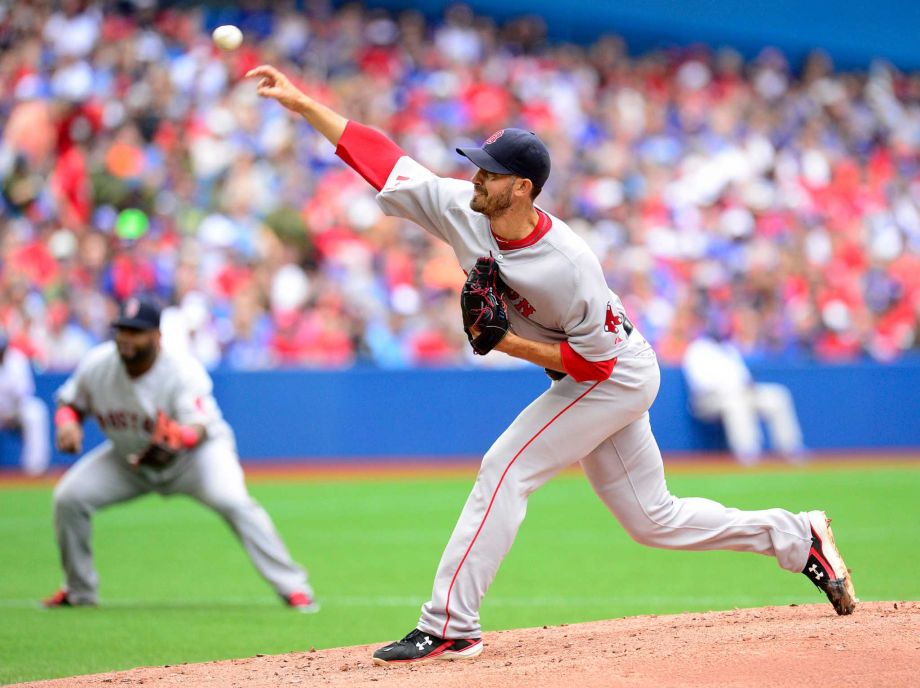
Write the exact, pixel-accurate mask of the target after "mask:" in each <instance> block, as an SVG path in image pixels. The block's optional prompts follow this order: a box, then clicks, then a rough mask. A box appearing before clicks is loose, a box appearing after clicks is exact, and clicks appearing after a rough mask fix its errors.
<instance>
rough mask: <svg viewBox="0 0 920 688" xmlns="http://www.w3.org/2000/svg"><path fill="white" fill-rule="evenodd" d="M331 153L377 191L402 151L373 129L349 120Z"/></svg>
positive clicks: (401, 154) (385, 180)
mask: <svg viewBox="0 0 920 688" xmlns="http://www.w3.org/2000/svg"><path fill="white" fill-rule="evenodd" d="M335 154H336V155H338V156H339V157H340V158H342V160H344V161H345V162H347V163H348V165H349V166H350V167H351V168H352V169H353V170H354V171H355V172H357V173H358V174H360V175H361V176H362V177H364V179H365V180H366V181H367V183H368V184H370V185H371V186H373V187H374V188H375V189H377V191H380V189H382V188H383V185H384V184H386V183H387V178H388V177H389V176H390V172H392V171H393V168H394V167H395V166H396V163H397V162H398V161H399V159H400V158H401V157H403V156H404V155H405V154H406V152H405V151H404V150H403V149H402V148H400V147H399V146H397V145H396V144H395V143H393V142H392V141H391V140H390V139H388V138H387V137H386V136H384V135H383V134H381V133H380V132H379V131H377V130H376V129H371V128H370V127H368V126H365V125H363V124H358V123H357V122H352V121H351V120H349V122H348V124H346V125H345V131H344V132H342V138H340V139H339V145H338V146H336V148H335Z"/></svg>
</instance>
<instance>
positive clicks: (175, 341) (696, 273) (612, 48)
mask: <svg viewBox="0 0 920 688" xmlns="http://www.w3.org/2000/svg"><path fill="white" fill-rule="evenodd" d="M305 4H306V9H298V10H295V9H294V5H293V4H290V3H286V2H283V1H282V2H271V3H269V2H266V1H253V0H250V1H249V2H243V3H241V8H240V9H226V8H225V9H224V10H220V11H215V10H213V9H211V10H207V11H206V10H203V9H202V8H192V9H187V8H185V5H184V4H181V3H177V4H175V5H173V6H172V7H170V8H165V9H164V8H163V7H159V6H157V4H156V3H154V2H152V1H143V0H135V1H134V2H127V1H121V2H101V3H92V2H85V1H80V0H63V1H62V2H55V3H50V2H42V1H37V0H32V1H30V2H5V3H0V112H2V117H0V122H2V124H0V126H2V148H0V328H2V330H3V331H4V332H5V333H6V335H7V336H8V337H9V339H10V341H11V343H12V345H13V346H16V347H17V348H20V349H21V350H23V351H24V352H26V353H27V354H28V356H29V357H30V358H31V359H32V361H33V362H34V364H35V366H36V368H38V369H40V370H67V369H70V368H72V367H73V366H74V365H75V364H76V362H77V361H78V360H79V359H80V357H81V356H82V355H83V353H85V351H86V350H87V348H88V347H90V346H91V345H93V344H94V343H96V342H98V341H101V340H104V339H106V338H107V337H108V336H109V322H110V321H111V319H112V316H113V313H114V305H115V303H116V302H117V301H118V300H121V299H124V298H126V297H128V296H130V295H132V294H141V293H144V294H149V295H155V296H157V297H159V299H161V300H162V301H163V302H164V303H165V304H169V305H170V306H171V307H170V308H169V309H168V310H167V312H166V313H165V314H164V321H163V330H164V337H165V338H166V340H167V342H168V343H169V345H170V346H176V347H185V348H187V349H189V350H190V351H192V352H193V353H194V354H195V355H197V356H198V357H200V358H201V359H202V360H203V361H204V362H205V364H206V365H208V366H209V367H217V366H228V367H232V368H240V369H254V368H266V367H275V366H307V367H343V366H350V365H353V364H356V363H363V362H368V363H372V364H376V365H379V366H387V367H401V366H419V365H422V366H424V365H456V364H467V363H469V362H470V360H471V359H472V356H471V355H470V353H469V347H468V346H467V344H466V338H465V336H464V334H463V332H462V329H461V326H460V317H459V306H458V297H457V295H458V293H459V287H460V285H461V284H462V282H463V279H464V276H463V273H462V272H461V270H460V269H459V268H458V266H457V265H456V263H455V261H454V259H453V256H452V253H451V252H450V250H449V249H448V248H447V247H446V246H444V245H442V244H440V243H438V242H437V241H435V240H433V239H431V238H430V237H429V236H428V235H426V234H425V232H424V231H423V230H421V229H419V228H417V227H416V226H414V225H411V224H409V223H406V222H402V221H397V220H393V219H391V218H386V217H384V216H383V215H382V214H381V212H380V211H379V209H378V208H377V206H376V204H375V202H374V197H373V191H372V189H371V188H370V187H369V186H368V185H367V184H366V183H365V182H363V181H362V180H361V179H360V178H359V177H358V176H357V175H355V174H354V173H353V172H352V171H351V170H350V169H348V168H347V167H346V166H345V165H344V164H343V163H342V162H341V161H340V160H339V159H338V158H336V157H335V155H334V151H333V149H332V148H331V147H330V146H329V145H328V144H327V143H326V142H325V141H324V140H323V139H322V138H321V137H320V136H318V135H316V134H315V133H313V132H312V131H311V130H310V128H309V127H308V126H307V125H306V124H305V123H304V122H301V121H297V120H296V119H294V118H293V117H291V116H289V114H288V113H286V112H285V111H283V110H282V109H281V108H280V106H278V105H277V104H275V103H273V102H267V101H264V100H261V99H259V98H257V96H256V95H255V84H254V83H252V82H251V81H247V80H245V79H243V78H242V75H243V74H245V72H246V71H247V70H248V69H249V68H251V67H253V66H255V65H258V64H261V63H271V64H274V65H275V66H277V67H279V68H280V69H281V70H282V71H284V72H285V73H287V74H288V75H289V76H291V77H292V78H293V79H294V80H295V82H296V83H298V84H299V85H300V86H301V87H302V88H304V89H305V90H306V91H307V92H308V93H310V94H311V95H313V96H315V97H317V98H318V99H320V100H322V101H323V102H326V103H328V104H329V105H331V106H333V107H334V108H336V109H338V110H339V111H341V112H343V113H344V114H346V115H347V116H349V117H350V118H353V119H356V120H358V121H362V122H364V123H367V124H370V125H372V126H376V127H378V128H380V129H381V130H383V131H385V132H387V133H389V134H391V135H392V136H393V137H394V138H395V139H396V141H397V142H398V143H399V144H400V145H401V146H402V147H403V148H404V149H405V150H406V151H408V152H409V153H410V154H411V155H412V156H413V157H415V158H416V159H417V160H419V161H420V162H422V163H423V164H425V165H427V166H428V167H430V168H431V169H433V170H435V171H436V172H437V173H439V174H442V175H450V176H459V177H465V178H468V177H470V176H472V174H473V171H474V170H472V169H471V168H470V167H469V165H468V163H465V161H464V160H463V159H462V158H460V157H459V156H457V155H456V154H455V153H454V152H453V151H454V148H455V147H456V146H458V145H470V144H471V143H475V144H477V145H478V144H479V143H481V141H482V140H483V139H484V138H485V137H487V136H488V135H489V134H491V133H492V132H493V131H494V130H496V129H499V128H501V127H503V126H521V127H526V128H529V129H530V130H532V131H535V132H536V133H538V134H539V135H540V136H541V137H542V138H543V139H544V140H545V141H546V142H547V144H548V146H549V147H550V150H551V153H552V156H553V172H552V175H551V177H550V181H549V183H548V185H547V186H546V188H545V189H544V191H543V194H542V195H541V197H540V199H539V202H540V204H541V205H542V207H544V208H545V209H546V210H548V211H549V212H551V213H552V214H555V215H557V216H559V217H561V218H564V219H566V220H568V221H569V222H570V224H571V226H572V227H573V228H575V229H576V231H578V232H579V233H581V234H582V235H583V236H584V238H585V239H586V240H587V241H588V242H589V244H590V245H591V246H592V248H593V249H594V250H595V251H596V253H597V254H598V255H599V256H600V258H601V260H602V264H603V267H604V269H605V271H606V275H607V279H608V282H609V284H610V286H611V288H612V289H614V290H615V291H616V292H618V293H619V294H620V295H621V297H622V299H623V302H624V303H625V305H626V307H627V309H628V312H629V313H630V316H631V317H632V319H633V320H634V321H635V322H636V324H637V325H638V327H639V328H640V329H641V330H642V332H643V333H644V334H645V335H646V336H647V337H648V338H649V339H650V340H651V341H652V342H653V343H654V344H655V345H656V348H657V350H658V352H659V354H660V357H661V359H662V360H663V361H664V362H666V363H678V362H679V361H680V358H681V356H682V354H683V351H684V349H685V347H686V345H687V343H688V342H689V341H690V340H691V339H692V338H693V337H694V336H695V335H697V334H699V333H700V332H704V331H716V332H718V331H731V332H732V333H733V334H732V337H733V339H734V341H735V343H736V344H737V345H738V347H739V348H740V349H741V351H742V352H743V353H744V354H745V355H746V356H748V357H752V358H756V357H783V358H798V359H807V360H819V361H850V360H855V359H860V358H866V357H871V358H873V359H877V360H881V361H890V360H893V359H897V358H898V357H900V356H902V355H904V354H905V353H907V352H909V351H911V350H914V351H916V350H917V349H918V347H920V330H918V318H920V154H918V151H920V74H905V73H902V72H900V71H898V70H897V69H896V68H895V67H893V66H891V65H888V64H883V63H878V64H873V65H872V66H870V67H869V68H868V70H867V71H866V72H863V73H841V72H837V71H835V70H834V68H833V65H832V63H831V61H830V60H829V59H828V58H827V57H826V56H825V55H823V54H820V53H815V54H813V55H812V56H811V57H810V58H809V59H808V60H807V61H806V62H805V63H804V64H803V65H790V64H788V63H787V61H786V59H784V56H783V55H782V54H781V53H779V52H777V51H775V50H772V49H767V50H764V51H763V52H762V53H760V55H758V56H757V57H756V58H754V59H751V60H748V61H745V60H744V59H743V58H742V57H741V56H740V55H739V54H738V53H736V52H734V51H732V50H730V49H710V48H704V47H689V48H687V47H685V48H680V49H677V48H674V49H663V50H661V51H658V52H651V53H646V54H642V55H631V54H629V53H628V51H627V46H626V44H625V43H624V42H623V41H622V40H621V39H619V38H617V37H615V36H610V37H607V38H604V39H602V40H599V41H597V42H596V43H594V44H593V45H588V46H573V45H562V44H551V43H549V42H547V41H546V40H545V31H544V28H545V27H543V26H542V24H541V22H540V21H539V19H535V18H524V19H518V20H514V21H511V22H509V23H507V24H502V25H498V24H496V23H494V22H493V21H492V20H489V19H485V18H482V17H479V16H475V15H473V14H472V13H471V12H470V11H469V10H468V9H467V8H465V7H464V6H462V5H458V6H455V7H453V8H451V9H450V10H448V11H447V12H446V14H445V16H444V17H443V18H442V19H441V20H440V21H439V22H436V23H427V22H426V21H425V19H424V18H423V17H422V16H421V15H419V14H417V13H415V12H406V13H404V14H400V15H389V14H385V13H382V12H379V11H374V10H368V9H364V8H362V7H360V6H358V5H353V6H346V7H344V8H341V9H332V8H331V7H330V6H329V5H328V3H325V2H310V1H309V0H307V2H306V3H305ZM208 12H210V13H208ZM230 22H233V23H237V24H238V25H240V26H241V28H242V29H243V31H244V34H245V37H246V40H245V42H244V45H243V47H242V48H241V49H239V50H237V51H235V52H232V53H223V52H220V51H218V50H216V49H215V48H214V47H213V46H212V44H211V42H210V40H209V31H208V30H209V29H210V28H213V25H214V24H216V23H230ZM611 28H612V29H613V28H615V27H611ZM488 358H492V357H488ZM498 362H499V363H501V360H499V361H498Z"/></svg>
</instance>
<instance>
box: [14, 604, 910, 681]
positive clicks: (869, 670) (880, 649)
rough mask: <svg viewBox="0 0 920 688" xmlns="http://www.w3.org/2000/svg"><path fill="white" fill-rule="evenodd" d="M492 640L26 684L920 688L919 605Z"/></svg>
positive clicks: (663, 620)
mask: <svg viewBox="0 0 920 688" xmlns="http://www.w3.org/2000/svg"><path fill="white" fill-rule="evenodd" d="M484 640H485V650H484V651H483V654H482V655H481V656H480V657H479V658H478V659H474V660H461V661H454V662H433V663H430V664H423V665H414V666H399V667H392V668H390V667H387V668H381V667H377V666H374V665H373V664H372V663H371V661H370V655H371V652H372V651H373V650H374V648H376V647H378V646H379V644H378V645H365V646H358V647H346V648H336V649H333V650H321V651H318V652H305V653H292V654H287V655H274V656H260V657H253V658H250V659H237V660H231V661H224V662H208V663H205V664H183V665H179V666H165V667H144V668H140V669H133V670H131V671H119V672H115V673H110V674H96V675H93V676H79V677H75V678H67V679H56V680H52V681H42V682H38V683H29V684H21V685H28V686H36V687H38V686H41V687H42V688H76V687H77V686H81V687H82V686H95V687H97V688H108V687H110V686H113V685H117V686H124V685H144V686H145V688H148V687H149V686H183V687H185V686H213V687H215V688H217V687H218V686H219V687H221V688H224V687H230V686H234V687H237V688H263V687H265V688H267V687H268V686H289V685H298V686H302V685H309V686H333V687H339V686H342V687H344V686H349V687H350V688H354V687H366V688H396V687H399V688H414V687H419V688H421V687H422V686H439V688H478V687H479V686H498V687H501V686H509V687H512V686H514V687H516V686H543V687H546V688H557V687H558V688H575V687H593V686H604V688H610V687H611V686H649V687H652V686H655V687H656V688H659V687H661V686H694V687H699V686H755V685H756V686H784V687H785V686H790V687H791V686H803V685H833V686H847V685H854V686H889V687H894V686H916V685H917V674H916V672H917V671H918V669H920V603H918V602H867V603H863V604H861V605H860V606H859V607H858V608H857V610H856V613H855V614H853V616H849V617H838V616H836V615H835V614H834V613H833V611H832V610H831V608H830V607H829V606H828V605H826V604H822V605H807V606H803V607H794V606H793V607H764V608H761V609H737V610H735V611H729V612H710V613H707V614H702V613H700V614H680V615H675V616H638V617H632V618H628V619H616V620H613V621H596V622H592V623H583V624H574V625H567V626H552V627H544V628H525V629H519V630H514V631H499V632H495V633H486V634H485V638H484Z"/></svg>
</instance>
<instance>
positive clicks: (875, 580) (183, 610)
mask: <svg viewBox="0 0 920 688" xmlns="http://www.w3.org/2000/svg"><path fill="white" fill-rule="evenodd" d="M471 482H472V476H469V477H463V478H457V477H443V478H427V479H407V478H399V479H395V478H394V479H382V478H379V477H375V478H374V479H366V480H360V479H356V480H351V481H349V480H328V481H311V480H306V481H288V482H281V481H280V480H279V481H275V482H256V483H254V484H252V485H251V488H252V492H253V494H254V495H255V496H256V497H257V498H258V499H259V500H260V501H261V502H262V504H263V505H264V506H265V507H266V509H267V510H268V511H269V513H270V514H271V515H272V517H273V518H274V520H275V523H276V525H277V526H278V528H279V530H280V531H281V533H282V535H283V536H284V538H285V539H286V541H287V543H288V546H289V547H290V549H291V550H292V552H293V554H294V556H295V558H296V559H298V560H299V561H300V562H301V563H303V564H304V565H306V566H307V567H308V568H309V570H310V573H311V579H312V582H313V584H314V586H315V588H316V591H317V596H318V597H319V599H320V600H321V602H322V604H323V609H322V611H321V612H320V613H319V614H316V615H312V616H310V615H300V614H296V613H293V612H291V611H290V610H288V609H286V608H284V607H283V606H282V605H281V604H280V603H279V601H278V600H277V599H276V598H275V597H274V595H273V592H272V591H271V589H270V588H269V587H268V586H267V585H266V584H265V583H264V582H263V581H262V579H261V578H260V577H259V576H258V575H257V574H256V572H255V570H254V569H253V568H252V566H251V565H250V563H249V561H248V560H247V558H246V557H245V555H244V553H243V550H242V548H241V547H240V546H239V545H238V544H237V542H236V540H235V539H234V537H233V536H232V534H231V533H230V531H229V530H228V529H227V528H226V526H225V525H224V524H223V522H222V521H220V520H219V519H218V518H217V517H216V516H215V515H214V514H212V513H211V512H209V511H207V510H205V509H204V508H202V507H201V506H199V505H198V504H196V503H194V502H193V501H191V500H189V499H185V498H174V499H169V500H163V499H162V498H160V497H156V496H150V497H146V498H143V499H140V500H137V501H135V502H133V503H130V504H127V505H121V506H117V507H113V508H111V509H108V510H106V511H103V512H101V513H99V514H98V515H97V516H96V519H95V526H96V529H95V551H96V560H97V565H98V568H99V572H100V576H101V581H102V585H101V598H102V605H101V606H100V607H98V608H95V609H58V610H43V609H41V608H40V607H39V605H38V600H39V599H41V598H42V597H44V596H47V595H48V594H50V593H51V592H53V591H54V590H55V589H56V588H57V587H58V585H59V583H60V572H59V568H58V561H57V551H56V548H55V546H54V543H53V534H52V527H51V513H50V510H51V504H50V501H51V490H50V488H47V487H42V488H35V487H32V488H14V487H11V486H5V487H0V535H2V537H0V562H2V564H0V573H2V575H0V683H11V682H18V681H26V680H33V679H40V678H51V677H56V676H66V675H73V674H85V673H93V672H101V671H106V670H114V669H125V668H131V667H136V666H143V665H158V664H159V665H162V664H177V663H181V662H197V661H204V660H212V659H223V658H230V657H244V656H252V655H255V654H257V653H283V652H289V651H292V650H297V651H302V650H308V649H309V648H310V647H316V648H317V649H321V648H327V647H335V646H342V645H354V644H360V643H371V642H381V641H388V640H391V639H394V638H396V637H401V636H402V635H404V634H405V633H406V632H407V631H409V630H410V629H411V628H412V627H413V626H414V624H415V622H416V620H417V618H418V608H419V605H420V604H421V603H422V602H423V601H424V600H426V599H427V596H428V594H429V592H430V590H431V582H432V578H433V576H434V572H435V567H436V566H437V563H438V559H439V557H440V554H441V550H442V548H443V546H444V544H445V542H446V540H447V537H448V535H449V533H450V530H451V528H452V527H453V524H454V522H455V520H456V517H457V515H458V514H459V511H460V508H461V506H462V504H463V502H464V500H465V498H466V495H467V492H468V491H469V488H470V485H471ZM669 485H670V487H671V491H672V492H673V493H675V494H677V495H681V496H706V497H711V498H713V499H717V500H720V501H722V502H723V503H726V504H729V505H731V506H737V507H741V508H752V509H754V508H768V507H772V506H783V507H785V508H788V509H791V510H794V511H797V510H805V509H810V508H825V509H826V510H827V511H828V512H829V513H830V514H831V516H833V517H834V518H835V523H834V525H835V529H836V535H837V540H838V544H839V545H840V547H841V550H842V551H843V552H844V554H845V556H846V558H847V563H848V564H849V566H850V567H851V568H852V570H853V576H854V582H855V584H856V589H857V593H858V594H859V596H860V597H861V598H862V599H863V600H886V599H914V600H916V599H920V578H918V577H917V575H916V573H917V571H916V566H915V565H914V566H908V565H905V556H907V557H908V558H909V559H911V560H912V561H913V562H914V563H916V557H917V555H916V553H917V552H918V551H920V528H918V518H917V515H918V508H917V495H918V494H920V466H918V465H916V464H906V465H904V466H899V467H890V466H889V467H884V468H875V469H866V468H864V467H862V468H861V467H855V466H854V467H844V468H839V469H835V470H833V471H829V470H827V469H826V468H820V467H815V468H804V469H798V470H795V469H789V470H754V471H750V472H737V471H729V472H726V473H724V474H711V473H710V474H692V473H685V472H681V473H678V474H676V475H673V476H672V477H671V478H670V479H669ZM821 601H823V597H822V596H820V594H819V593H818V591H817V590H816V589H815V588H813V587H812V586H811V584H810V583H809V582H808V581H807V580H806V579H805V578H804V577H802V576H794V575H789V574H788V573H785V572H783V571H781V570H780V569H779V568H778V567H777V565H776V563H775V561H773V560H772V559H768V558H766V557H759V556H755V555H750V554H739V553H731V552H706V553H695V552H670V551H663V550H652V549H648V548H645V547H641V546H639V545H637V544H635V543H633V542H632V541H630V540H629V539H628V537H627V536H626V535H625V534H624V533H623V531H622V529H621V528H620V527H619V525H618V524H617V522H616V521H615V520H614V519H613V517H612V516H610V515H609V514H608V513H607V511H606V510H605V509H604V507H603V506H602V505H601V503H600V501H599V500H598V499H597V498H596V497H595V496H594V494H593V493H592V492H591V490H590V488H589V486H588V484H587V482H586V481H585V480H584V478H583V477H581V476H579V475H577V474H566V475H563V476H560V477H558V478H556V479H555V480H554V481H552V482H551V483H550V484H549V485H547V486H546V487H544V488H543V489H542V490H540V491H539V492H537V493H536V494H535V495H534V496H533V497H532V498H531V503H530V508H529V511H528V517H527V519H526V521H525V522H524V525H523V527H522V528H521V531H520V534H519V535H518V538H517V541H516V543H515V546H514V548H513V549H512V551H511V553H510V555H509V556H508V558H507V559H506V560H505V562H504V564H503V565H502V568H501V570H500V571H499V573H498V577H497V578H496V581H495V583H494V584H493V586H492V588H491V590H490V591H489V594H488V595H487V597H486V600H485V604H484V606H483V608H482V621H483V626H484V627H485V628H486V629H487V630H497V629H503V628H516V627H526V626H537V625H544V624H550V625H552V624H560V623H575V622H579V621H589V620H595V619H608V618H615V617H622V616H631V615H636V614H649V613H676V612H682V611H691V610H692V611H699V610H711V609H728V608H732V607H753V606H761V605H774V604H775V605H783V604H791V603H798V604H805V603H812V602H821Z"/></svg>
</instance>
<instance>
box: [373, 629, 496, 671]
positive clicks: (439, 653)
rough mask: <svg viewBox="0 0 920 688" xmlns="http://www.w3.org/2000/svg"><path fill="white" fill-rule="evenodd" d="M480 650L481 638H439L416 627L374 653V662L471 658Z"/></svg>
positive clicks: (391, 662)
mask: <svg viewBox="0 0 920 688" xmlns="http://www.w3.org/2000/svg"><path fill="white" fill-rule="evenodd" d="M481 652H482V638H454V639H452V640H451V639H448V638H439V637H438V636H436V635H431V633H425V632H424V631H420V630H418V629H417V628H416V629H415V630H413V631H412V632H411V633H409V635H407V636H406V637H405V638H403V639H402V640H397V641H396V642H395V643H390V644H389V645H387V646H386V647H381V648H380V649H379V650H377V651H376V652H375V653H374V664H379V665H380V666H386V665H387V664H407V663H409V662H426V661H428V660H433V659H472V658H473V657H477V656H479V654H480V653H481Z"/></svg>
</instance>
